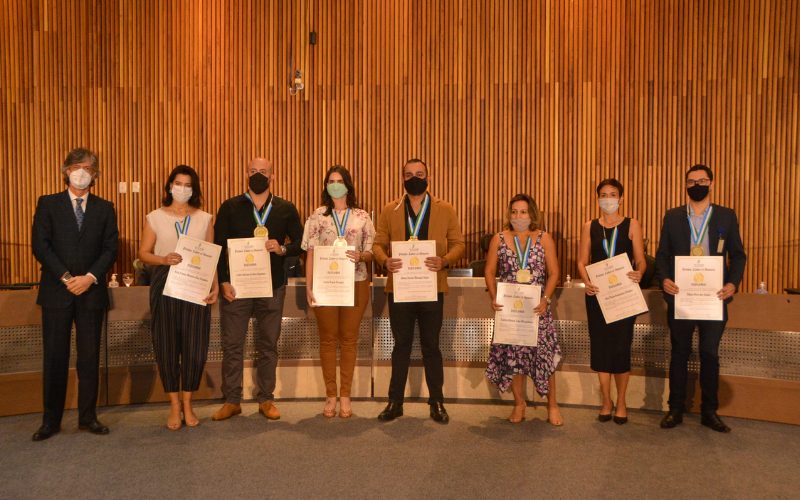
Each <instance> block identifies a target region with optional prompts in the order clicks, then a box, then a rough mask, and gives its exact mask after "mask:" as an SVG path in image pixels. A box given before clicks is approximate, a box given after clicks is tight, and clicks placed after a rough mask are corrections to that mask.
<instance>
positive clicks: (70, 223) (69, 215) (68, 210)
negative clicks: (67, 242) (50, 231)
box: [58, 189, 78, 234]
mask: <svg viewBox="0 0 800 500" xmlns="http://www.w3.org/2000/svg"><path fill="white" fill-rule="evenodd" d="M58 204H59V206H58V211H59V213H61V214H63V215H61V217H60V218H61V219H62V220H63V221H64V223H65V224H66V225H65V226H64V227H65V228H73V231H75V233H76V234H77V233H78V219H77V218H76V217H75V207H74V206H73V204H72V200H71V199H70V198H69V189H66V190H64V191H62V192H61V194H60V195H59V197H58Z"/></svg>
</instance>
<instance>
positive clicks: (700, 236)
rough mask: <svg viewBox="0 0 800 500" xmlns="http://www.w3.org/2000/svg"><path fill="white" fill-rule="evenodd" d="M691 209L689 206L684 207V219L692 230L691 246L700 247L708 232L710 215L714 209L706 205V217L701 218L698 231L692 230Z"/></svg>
mask: <svg viewBox="0 0 800 500" xmlns="http://www.w3.org/2000/svg"><path fill="white" fill-rule="evenodd" d="M690 210H691V208H690V207H689V205H688V204H687V205H686V219H688V221H689V227H690V228H691V230H692V244H694V245H695V246H697V245H700V243H701V242H702V241H703V240H704V239H705V237H706V231H708V223H709V222H711V213H712V212H713V211H714V207H712V206H711V205H708V210H707V211H706V216H705V217H703V223H702V224H701V225H700V231H698V230H697V229H695V228H694V224H692V218H691V217H690V215H691V211H690Z"/></svg>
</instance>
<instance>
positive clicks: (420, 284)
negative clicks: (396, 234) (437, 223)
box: [392, 240, 439, 302]
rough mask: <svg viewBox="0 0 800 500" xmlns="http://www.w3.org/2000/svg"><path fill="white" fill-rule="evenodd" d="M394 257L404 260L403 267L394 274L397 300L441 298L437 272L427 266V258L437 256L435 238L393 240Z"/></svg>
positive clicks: (417, 300)
mask: <svg viewBox="0 0 800 500" xmlns="http://www.w3.org/2000/svg"><path fill="white" fill-rule="evenodd" d="M392 257H393V258H396V259H401V260H402V261H403V267H402V268H401V269H400V271H398V272H396V273H394V275H393V276H392V281H393V284H394V301H395V302H435V301H436V300H438V299H439V297H438V286H437V282H436V274H437V273H436V272H435V271H431V270H429V269H428V268H427V267H426V266H425V259H427V258H428V257H436V241H435V240H423V241H420V240H412V241H393V242H392Z"/></svg>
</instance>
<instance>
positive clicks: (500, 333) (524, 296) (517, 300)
mask: <svg viewBox="0 0 800 500" xmlns="http://www.w3.org/2000/svg"><path fill="white" fill-rule="evenodd" d="M541 297H542V287H541V286H539V285H517V284H515V283H498V284H497V300H496V301H497V303H498V304H500V305H502V306H503V309H502V310H500V311H495V313H494V338H493V339H492V343H493V344H511V345H525V346H531V347H536V345H537V344H538V343H539V315H538V314H536V313H535V312H533V310H534V309H536V307H537V306H538V305H539V301H540V300H541Z"/></svg>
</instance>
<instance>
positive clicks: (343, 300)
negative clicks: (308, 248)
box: [312, 247, 356, 307]
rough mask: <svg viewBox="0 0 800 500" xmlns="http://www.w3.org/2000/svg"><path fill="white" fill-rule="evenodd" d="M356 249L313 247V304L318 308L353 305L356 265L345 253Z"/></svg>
mask: <svg viewBox="0 0 800 500" xmlns="http://www.w3.org/2000/svg"><path fill="white" fill-rule="evenodd" d="M355 249H356V247H314V281H313V283H312V291H313V292H314V303H315V304H316V305H318V306H347V307H352V306H353V305H354V304H355V291H356V282H355V279H356V265H355V263H353V261H351V260H350V257H348V256H347V254H346V253H345V252H347V251H348V250H349V251H355Z"/></svg>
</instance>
